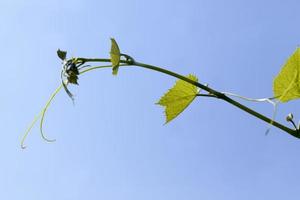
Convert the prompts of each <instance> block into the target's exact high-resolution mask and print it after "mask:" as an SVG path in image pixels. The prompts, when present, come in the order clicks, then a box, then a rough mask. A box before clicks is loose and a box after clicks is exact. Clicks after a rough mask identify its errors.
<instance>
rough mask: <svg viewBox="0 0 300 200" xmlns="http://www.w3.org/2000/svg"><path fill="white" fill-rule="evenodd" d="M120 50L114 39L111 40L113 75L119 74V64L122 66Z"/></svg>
mask: <svg viewBox="0 0 300 200" xmlns="http://www.w3.org/2000/svg"><path fill="white" fill-rule="evenodd" d="M120 57H121V53H120V49H119V46H118V44H117V42H116V40H115V39H114V38H111V49H110V59H111V64H112V70H113V72H112V73H113V75H117V74H118V69H119V64H120Z"/></svg>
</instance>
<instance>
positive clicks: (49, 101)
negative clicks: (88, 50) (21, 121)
mask: <svg viewBox="0 0 300 200" xmlns="http://www.w3.org/2000/svg"><path fill="white" fill-rule="evenodd" d="M120 66H128V64H121V65H120ZM111 67H112V66H111V65H106V66H95V67H89V68H85V69H84V70H82V71H81V72H80V74H84V73H86V72H89V71H92V70H95V69H101V68H111ZM63 87H64V83H61V84H60V85H59V86H58V87H57V88H56V90H55V91H54V92H53V93H52V95H51V96H50V98H49V99H48V101H47V102H46V105H45V106H44V108H43V109H42V110H41V112H40V113H39V114H38V115H37V116H35V118H34V119H33V121H32V122H31V123H30V126H29V127H28V128H27V130H26V131H25V134H24V135H23V137H22V139H21V148H22V149H25V148H26V146H25V145H24V143H25V140H26V138H27V137H28V135H29V133H30V131H31V129H32V128H33V126H34V125H35V124H36V122H37V121H38V119H39V118H40V119H41V120H40V133H41V137H42V138H43V140H45V141H47V142H55V139H48V138H47V137H46V136H45V134H44V131H43V124H44V119H45V114H46V112H47V110H48V108H49V106H50V105H51V102H52V101H53V99H54V98H55V96H56V95H57V94H58V93H59V92H60V90H61V89H62V88H63Z"/></svg>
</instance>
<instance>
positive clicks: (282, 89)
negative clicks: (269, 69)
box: [273, 48, 300, 102]
mask: <svg viewBox="0 0 300 200" xmlns="http://www.w3.org/2000/svg"><path fill="white" fill-rule="evenodd" d="M299 75H300V48H297V49H296V51H295V52H294V53H293V55H292V56H291V57H289V59H288V60H287V61H286V63H285V64H284V66H283V67H282V69H281V71H280V72H279V74H278V75H277V76H276V77H275V79H274V82H273V92H274V96H275V97H276V98H277V99H278V100H279V101H281V102H287V101H290V100H293V99H298V98H300V76H299Z"/></svg>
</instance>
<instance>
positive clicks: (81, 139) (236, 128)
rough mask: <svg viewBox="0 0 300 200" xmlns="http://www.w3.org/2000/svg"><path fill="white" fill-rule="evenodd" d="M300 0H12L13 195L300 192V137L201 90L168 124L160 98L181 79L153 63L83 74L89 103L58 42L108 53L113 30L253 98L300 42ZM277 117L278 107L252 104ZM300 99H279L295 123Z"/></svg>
mask: <svg viewBox="0 0 300 200" xmlns="http://www.w3.org/2000/svg"><path fill="white" fill-rule="evenodd" d="M299 6H300V2H299V1H298V0H286V1H279V0H272V1H271V0H265V1H258V0H251V1H238V0H227V1H225V0H224V1H222V0H213V1H211V0H199V1H196V0H195V1H192V0H186V1H177V0H176V1H171V0H169V1H162V0H152V1H138V0H135V1H134V0H131V1H116V0H111V1H95V0H72V1H59V0H51V1H50V0H45V1H37V0H31V1H24V0H10V1H8V0H3V1H1V2H0V13H1V17H0V23H1V26H0V44H1V46H2V47H1V48H0V53H1V58H2V59H1V62H2V67H1V69H2V70H1V71H2V76H1V79H0V85H1V95H2V98H1V109H0V110H1V113H0V119H1V123H0V130H1V141H2V145H1V147H0V148H1V151H0V152H1V153H0V154H1V165H0V177H1V178H0V199H13V200H18V199H28V200H29V199H30V200H40V199H43V200H48V199H49V200H50V199H51V200H53V199H58V200H60V199H61V200H81V199H90V200H92V199H105V200H119V199H122V200H140V199H142V200H150V199H151V200H153V199H155V200H166V199H172V200H183V199H189V200H198V199H213V200H227V199H228V200H229V199H230V200H234V199H245V200H247V199H249V200H250V199H251V200H252V199H257V200H260V199H273V200H276V199H284V198H288V199H291V200H292V199H298V198H299V197H298V196H299V192H298V191H299V188H300V183H299V180H300V175H299V174H298V171H299V168H300V160H299V154H300V142H299V140H297V139H295V138H293V137H290V136H289V135H287V134H286V133H284V132H282V131H280V130H278V129H276V128H273V129H272V130H271V132H270V134H269V135H268V136H265V134H264V133H265V131H266V129H267V128H268V125H267V124H265V123H264V122H261V121H259V120H257V119H255V118H254V117H252V116H250V115H248V114H246V113H244V112H242V111H240V110H238V109H237V108H235V107H232V106H230V105H229V104H227V103H225V102H222V101H218V100H215V99H210V98H207V99H205V98H202V99H201V98H199V99H196V101H194V102H193V103H192V104H191V106H190V107H189V108H187V110H185V112H184V113H182V115H180V116H179V117H178V118H177V119H175V120H174V121H172V122H171V123H169V124H167V125H163V124H164V116H163V109H162V108H161V107H159V106H157V105H155V104H154V103H155V102H156V101H157V100H158V99H159V97H160V96H161V95H162V94H164V92H165V91H167V89H169V88H170V87H171V86H172V85H173V83H174V81H175V79H174V78H172V77H168V76H165V75H163V74H159V73H155V72H152V71H147V70H143V69H140V68H135V67H132V68H122V69H120V70H119V75H118V76H117V77H113V76H112V75H111V70H108V69H103V70H99V71H94V72H92V73H89V74H85V75H83V76H81V77H80V80H79V84H80V86H79V87H76V86H74V87H72V88H70V89H71V90H72V91H73V92H74V93H75V95H76V101H75V106H73V104H72V102H71V101H70V99H69V98H68V96H67V95H66V94H65V93H64V92H61V93H60V94H59V95H58V96H57V98H56V99H55V101H54V102H53V104H52V106H51V107H50V109H49V112H48V113H47V116H46V119H45V131H46V134H47V135H48V137H50V138H55V139H57V141H56V142H55V143H51V144H48V143H46V142H44V141H43V140H42V139H41V138H40V135H39V131H38V127H35V128H34V129H33V130H32V132H31V135H30V136H29V137H28V140H27V141H26V144H27V146H28V148H27V149H26V150H21V149H20V138H21V137H22V134H23V132H24V131H25V129H26V128H27V126H28V124H29V123H30V122H31V120H32V119H33V117H34V116H35V115H36V114H37V113H38V112H39V111H40V109H41V108H42V106H43V105H44V103H45V102H46V101H47V99H48V97H49V95H50V94H51V92H52V91H53V90H54V89H55V88H56V87H57V86H58V85H59V83H60V69H61V66H60V61H59V59H58V58H57V56H56V50H57V49H58V48H61V49H64V50H67V51H68V52H69V56H82V57H104V58H105V57H108V56H109V53H108V52H109V48H110V41H109V38H110V37H114V38H116V40H117V41H118V43H119V46H120V48H121V50H122V52H124V53H127V54H129V55H131V56H133V57H134V58H135V59H136V60H138V61H141V62H145V63H149V64H155V65H159V66H163V67H166V68H167V69H170V70H173V71H175V72H178V73H181V74H189V73H194V74H196V75H197V76H198V77H199V80H200V81H201V82H202V83H208V84H209V85H210V86H211V87H213V88H215V89H217V90H220V91H228V92H234V93H238V94H241V95H244V96H249V97H253V98H261V97H270V96H272V80H273V78H274V76H276V74H277V73H278V72H279V70H280V68H281V66H282V64H283V63H284V62H285V60H286V59H287V58H288V56H289V55H290V54H291V53H292V52H293V51H294V50H295V48H296V47H297V46H298V45H299V44H300V27H299V25H298V24H299V19H300V13H299ZM245 104H246V105H249V106H250V107H252V108H255V109H257V110H258V111H260V112H262V113H264V114H266V115H268V116H271V114H272V107H271V106H270V105H268V104H256V103H249V102H245ZM299 108H300V105H299V101H293V102H290V103H288V104H285V105H280V106H279V112H278V116H277V119H278V121H280V122H282V123H286V122H285V121H284V119H285V116H286V115H287V114H288V113H290V112H293V113H294V116H295V119H296V120H297V121H298V119H299V116H300V113H297V110H299Z"/></svg>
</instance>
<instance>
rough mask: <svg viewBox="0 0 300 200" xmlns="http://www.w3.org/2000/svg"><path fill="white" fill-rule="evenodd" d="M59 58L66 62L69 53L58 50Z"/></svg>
mask: <svg viewBox="0 0 300 200" xmlns="http://www.w3.org/2000/svg"><path fill="white" fill-rule="evenodd" d="M57 56H58V57H59V58H60V59H61V60H64V59H66V56H67V52H66V51H62V50H60V49H58V50H57Z"/></svg>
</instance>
